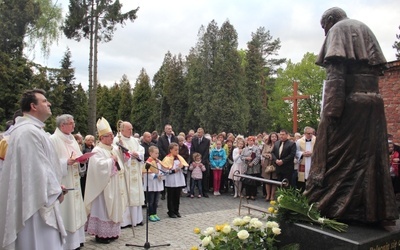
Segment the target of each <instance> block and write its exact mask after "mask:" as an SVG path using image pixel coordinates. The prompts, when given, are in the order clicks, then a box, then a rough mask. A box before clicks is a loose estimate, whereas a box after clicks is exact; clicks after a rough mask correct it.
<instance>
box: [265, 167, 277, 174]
mask: <svg viewBox="0 0 400 250" xmlns="http://www.w3.org/2000/svg"><path fill="white" fill-rule="evenodd" d="M275 170H276V168H275V166H274V165H268V166H267V167H266V168H265V173H266V174H269V173H272V172H275Z"/></svg>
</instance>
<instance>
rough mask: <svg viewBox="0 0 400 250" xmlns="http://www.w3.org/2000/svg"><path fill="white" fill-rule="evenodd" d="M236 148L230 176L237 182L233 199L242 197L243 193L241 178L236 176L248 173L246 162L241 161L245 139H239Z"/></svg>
mask: <svg viewBox="0 0 400 250" xmlns="http://www.w3.org/2000/svg"><path fill="white" fill-rule="evenodd" d="M236 146H237V147H236V148H235V149H234V150H233V153H232V158H233V165H232V168H231V171H230V172H229V176H228V178H229V179H231V180H233V181H234V182H235V195H234V196H233V198H236V197H240V196H241V193H242V182H241V181H240V178H239V177H236V176H234V174H235V173H237V174H244V173H245V171H246V169H245V165H244V162H243V161H242V159H240V155H241V154H242V151H243V148H244V139H243V138H238V140H237V143H236Z"/></svg>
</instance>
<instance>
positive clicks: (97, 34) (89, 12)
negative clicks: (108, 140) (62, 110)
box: [64, 0, 139, 134]
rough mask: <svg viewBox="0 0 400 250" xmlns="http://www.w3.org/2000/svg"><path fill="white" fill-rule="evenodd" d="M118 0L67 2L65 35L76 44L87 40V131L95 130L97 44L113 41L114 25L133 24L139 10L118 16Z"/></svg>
mask: <svg viewBox="0 0 400 250" xmlns="http://www.w3.org/2000/svg"><path fill="white" fill-rule="evenodd" d="M121 8H122V4H121V3H120V2H119V0H116V1H113V0H70V4H69V13H68V15H67V18H66V20H65V23H64V34H65V35H66V36H67V38H69V39H75V40H77V41H79V40H80V39H81V38H82V37H84V38H86V39H89V44H90V45H89V110H88V129H89V133H91V134H94V132H95V130H96V127H95V125H96V104H97V101H96V93H97V52H98V42H101V41H103V42H109V41H111V40H112V38H113V35H114V32H115V30H116V25H117V24H121V25H124V24H125V21H126V20H130V21H134V20H135V19H136V17H137V16H136V13H137V11H138V10H139V8H137V9H134V10H131V11H128V12H126V13H121Z"/></svg>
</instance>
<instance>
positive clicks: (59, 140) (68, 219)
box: [50, 114, 87, 250]
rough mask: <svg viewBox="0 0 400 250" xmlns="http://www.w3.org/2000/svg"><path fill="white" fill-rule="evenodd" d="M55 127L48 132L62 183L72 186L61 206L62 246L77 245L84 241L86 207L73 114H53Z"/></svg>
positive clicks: (65, 247) (68, 247) (68, 248)
mask: <svg viewBox="0 0 400 250" xmlns="http://www.w3.org/2000/svg"><path fill="white" fill-rule="evenodd" d="M56 125H57V128H56V130H55V132H54V134H53V135H51V136H50V139H51V141H52V142H53V145H54V148H55V149H56V151H57V155H58V158H59V160H60V165H61V169H62V173H63V178H62V181H61V184H62V185H64V186H65V187H66V188H73V189H74V190H72V191H69V193H68V195H66V196H65V198H64V202H63V203H62V204H61V206H60V210H61V216H62V218H63V221H64V225H65V229H66V231H67V238H66V242H65V244H64V249H65V250H70V249H76V248H79V247H80V246H81V243H82V244H83V243H84V242H85V227H84V226H85V223H86V220H87V218H86V211H85V206H84V204H83V198H82V193H81V184H80V175H79V162H76V161H75V159H76V158H77V157H79V156H81V155H82V152H81V150H80V147H79V144H78V143H77V141H76V140H75V138H74V136H73V135H72V134H71V133H72V132H73V131H74V128H75V122H74V117H73V116H72V115H69V114H63V115H60V116H58V117H57V118H56Z"/></svg>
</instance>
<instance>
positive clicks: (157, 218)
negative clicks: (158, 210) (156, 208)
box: [153, 214, 161, 221]
mask: <svg viewBox="0 0 400 250" xmlns="http://www.w3.org/2000/svg"><path fill="white" fill-rule="evenodd" d="M153 216H154V218H156V220H157V221H160V220H161V219H160V217H158V215H156V214H155V215H153Z"/></svg>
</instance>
